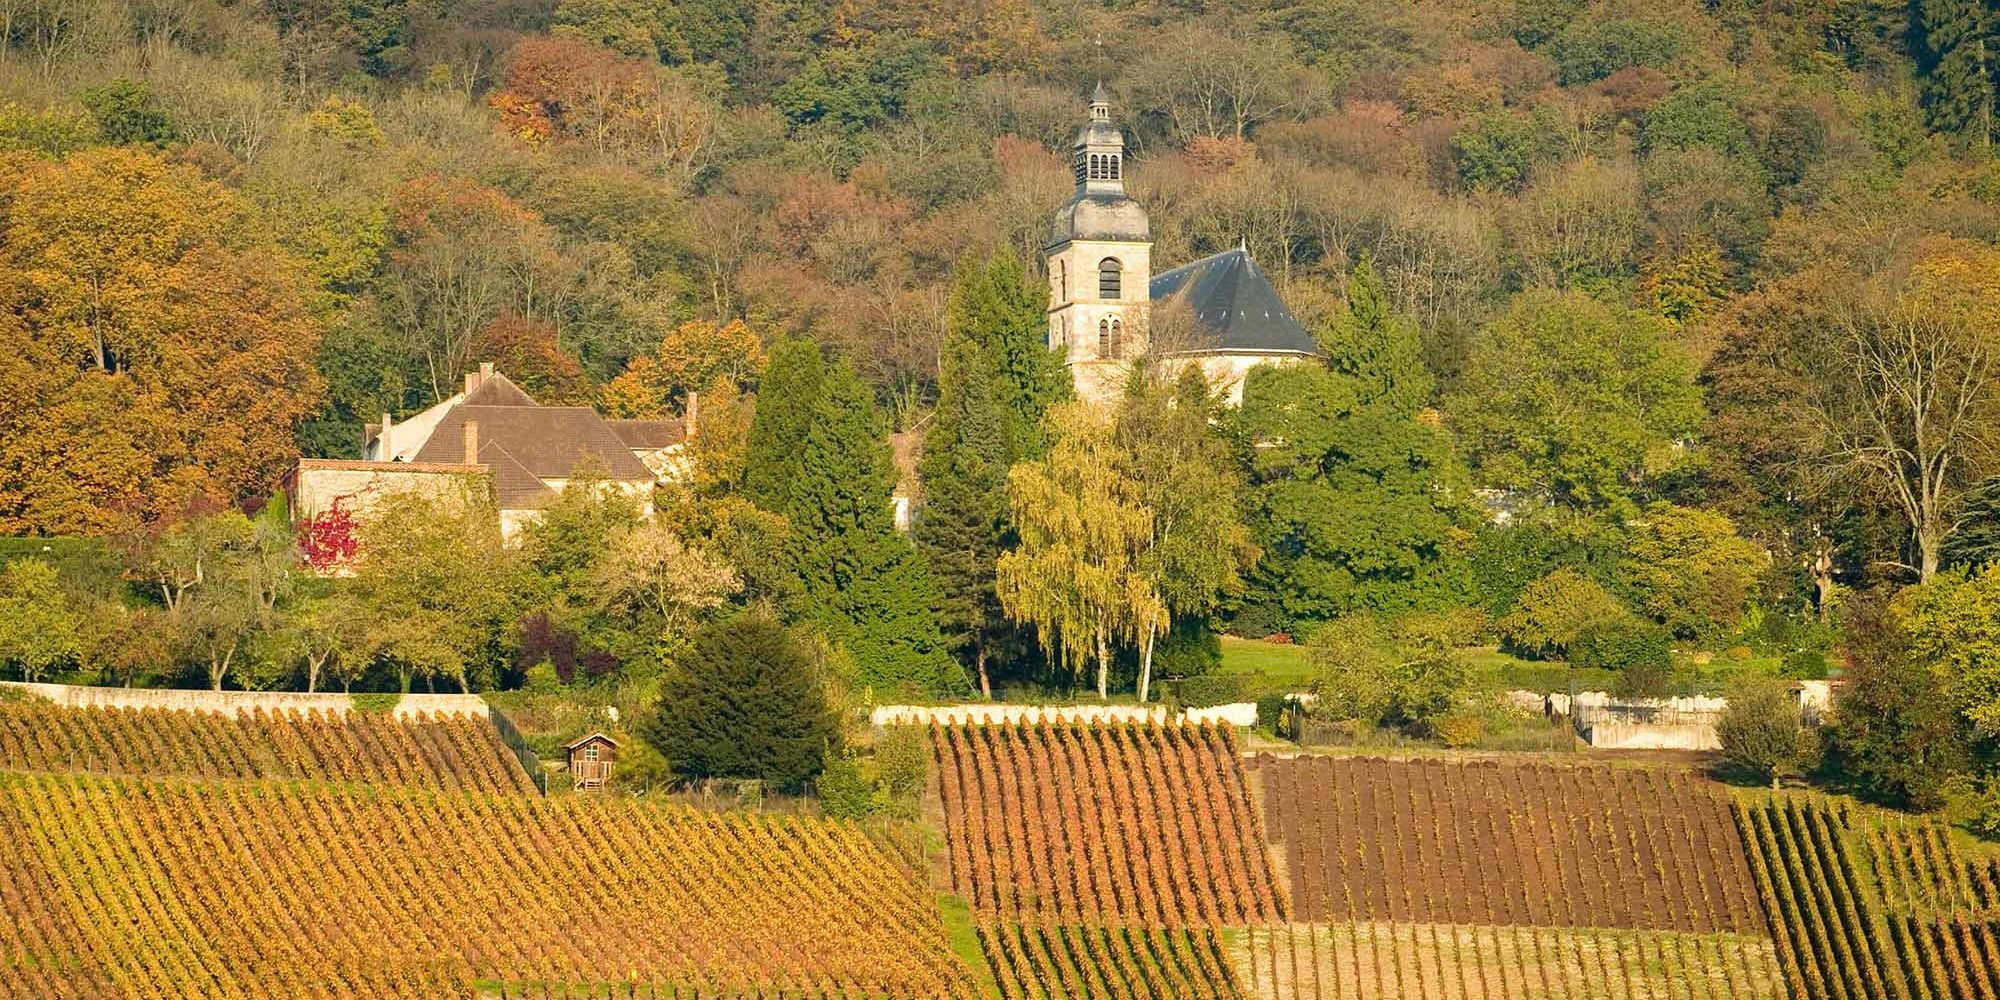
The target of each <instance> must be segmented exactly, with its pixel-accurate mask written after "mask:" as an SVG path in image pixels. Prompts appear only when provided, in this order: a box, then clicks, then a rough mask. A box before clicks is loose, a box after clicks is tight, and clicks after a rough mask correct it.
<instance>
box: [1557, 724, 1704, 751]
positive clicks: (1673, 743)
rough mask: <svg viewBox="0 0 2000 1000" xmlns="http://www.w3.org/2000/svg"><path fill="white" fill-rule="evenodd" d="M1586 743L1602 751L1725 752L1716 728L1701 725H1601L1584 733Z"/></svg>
mask: <svg viewBox="0 0 2000 1000" xmlns="http://www.w3.org/2000/svg"><path fill="white" fill-rule="evenodd" d="M1583 740H1584V742H1585V743H1588V744H1590V745H1591V746H1593V747H1596V748H1597V749H1600V750H1720V749H1722V740H1721V739H1720V738H1719V737H1717V736H1716V735H1715V726H1714V725H1713V724H1704V723H1699V722H1682V723H1676V724H1667V723H1650V722H1600V723H1597V724H1596V725H1593V726H1591V727H1590V728H1589V729H1586V730H1584V731H1583Z"/></svg>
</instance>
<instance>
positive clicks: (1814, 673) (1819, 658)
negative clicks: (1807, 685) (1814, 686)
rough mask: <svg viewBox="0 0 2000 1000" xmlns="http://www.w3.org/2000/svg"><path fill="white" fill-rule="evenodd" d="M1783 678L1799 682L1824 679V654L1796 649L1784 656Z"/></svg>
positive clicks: (1811, 650)
mask: <svg viewBox="0 0 2000 1000" xmlns="http://www.w3.org/2000/svg"><path fill="white" fill-rule="evenodd" d="M1783 673H1784V676H1786V677H1794V678H1797V679H1799V680H1807V681H1821V680H1825V679H1826V654H1825V653H1822V652H1820V651H1819V650H1817V649H1798V650H1793V651H1792V652H1789V653H1786V654H1785V663H1784V668H1783Z"/></svg>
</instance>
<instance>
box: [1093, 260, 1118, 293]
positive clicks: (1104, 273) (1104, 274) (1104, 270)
mask: <svg viewBox="0 0 2000 1000" xmlns="http://www.w3.org/2000/svg"><path fill="white" fill-rule="evenodd" d="M1123 276H1124V268H1123V267H1122V266H1120V265H1119V263H1118V258H1116V257H1106V258H1104V259H1103V260H1101V261H1098V262H1097V297H1098V298H1100V299H1116V298H1122V297H1123V296H1122V295H1121V294H1120V285H1121V284H1122V282H1121V280H1120V279H1121V278H1122V277H1123Z"/></svg>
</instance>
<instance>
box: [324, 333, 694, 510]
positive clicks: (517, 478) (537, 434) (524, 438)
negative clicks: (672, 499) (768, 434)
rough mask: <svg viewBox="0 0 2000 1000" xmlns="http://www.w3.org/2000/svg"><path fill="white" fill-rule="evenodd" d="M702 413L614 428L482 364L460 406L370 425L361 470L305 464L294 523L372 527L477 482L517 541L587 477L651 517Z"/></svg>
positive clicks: (616, 423) (345, 464)
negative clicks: (405, 496) (398, 498)
mask: <svg viewBox="0 0 2000 1000" xmlns="http://www.w3.org/2000/svg"><path fill="white" fill-rule="evenodd" d="M697 406H698V403H697V401H696V400H695V399H693V398H692V397H690V399H689V401H688V408H687V413H688V415H687V419H686V420H608V419H606V418H605V417H604V416H603V415H601V414H599V413H598V412H597V411H596V410H594V409H592V408H590V407H588V406H544V405H542V404H541V403H538V402H536V401H535V399H534V397H532V396H530V395H528V394H527V392H525V391H523V390H522V389H521V388H520V387H519V386H517V385H515V384H514V382H513V381H512V380H510V379H508V378H507V376H506V375H503V374H501V373H499V372H496V371H494V370H493V366H492V365H490V364H482V365H480V366H479V370H478V371H477V372H469V373H467V374H466V376H465V388H464V391H462V392H459V393H456V394H454V395H452V396H451V398H449V399H446V400H444V401H442V402H440V403H438V404H437V405H435V406H432V407H430V408H429V409H426V410H424V411H423V412H421V413H417V414H415V415H413V416H411V417H408V418H406V419H404V420H402V421H400V422H398V421H396V420H394V419H393V418H392V417H391V416H390V415H389V414H387V413H384V414H383V415H382V421H381V422H380V423H371V424H368V425H366V427H365V428H364V434H365V436H366V437H365V441H364V444H363V447H362V458H361V459H360V460H359V461H349V460H337V459H317V458H308V459H302V460H300V462H299V464H298V466H297V467H296V468H295V469H293V470H292V472H291V473H290V474H289V475H287V476H286V480H285V489H286V492H287V493H288V494H289V495H290V499H291V504H292V512H293V516H294V517H295V518H301V519H309V518H312V517H315V516H317V515H319V514H322V513H324V512H327V511H329V510H333V509H335V508H339V509H341V510H344V511H346V512H347V513H349V514H351V515H353V516H354V517H356V518H363V517H365V516H366V515H367V512H368V510H369V509H370V508H372V507H373V506H374V505H376V504H377V503H379V502H380V501H381V500H382V499H383V498H384V497H387V496H392V495H396V494H402V493H410V492H421V493H427V494H431V495H439V494H442V493H443V492H445V491H447V490H452V489H458V488H462V487H463V486H464V485H465V484H466V481H467V478H468V477H477V478H481V479H484V480H485V481H486V482H487V483H488V484H490V488H491V490H492V493H493V497H494V500H495V505H496V506H497V507H498V509H499V517H500V529H501V536H502V537H503V538H506V539H509V540H511V539H513V538H516V537H518V536H519V534H520V532H521V530H522V528H523V527H525V526H526V525H527V524H529V523H530V522H532V521H534V520H535V519H536V518H537V517H539V516H540V514H541V511H542V510H543V509H544V508H546V507H547V506H548V505H549V504H550V503H552V502H553V501H554V500H555V498H556V496H557V494H559V493H560V492H561V491H562V489H563V487H564V486H565V485H567V484H568V483H569V482H570V480H571V479H572V478H573V477H575V476H576V475H577V474H578V473H579V472H586V473H588V474H589V475H591V476H593V477H594V478H596V479H599V480H601V481H602V483H603V488H605V489H609V490H616V491H619V492H622V493H625V494H627V495H630V496H634V497H638V498H640V500H641V501H642V502H643V503H645V504H646V510H647V512H648V513H650V512H651V497H652V491H653V488H654V487H655V486H657V485H659V484H660V483H663V482H670V481H673V480H674V479H676V478H678V477H679V476H680V475H681V474H682V472H683V468H682V466H683V463H684V461H685V458H684V455H683V449H684V445H685V442H686V439H687V435H688V432H689V430H690V427H691V425H692V424H693V422H694V421H695V420H696V418H697V414H698V412H699V411H698V409H697Z"/></svg>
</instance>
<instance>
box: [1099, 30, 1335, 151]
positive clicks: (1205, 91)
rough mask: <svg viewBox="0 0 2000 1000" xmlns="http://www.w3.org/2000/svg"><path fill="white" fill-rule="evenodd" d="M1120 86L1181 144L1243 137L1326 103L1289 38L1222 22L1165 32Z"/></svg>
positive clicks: (1302, 115) (1156, 39) (1316, 83)
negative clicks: (1163, 121)
mask: <svg viewBox="0 0 2000 1000" xmlns="http://www.w3.org/2000/svg"><path fill="white" fill-rule="evenodd" d="M1124 85H1125V87H1126V89H1128V90H1130V91H1131V92H1132V93H1134V94H1135V95H1136V100H1137V103H1138V106H1139V107H1140V108H1141V109H1143V110H1145V111H1149V112H1157V113H1159V114H1161V115H1163V116H1164V117H1165V118H1166V120H1167V121H1168V123H1169V124H1170V127H1171V129H1172V132H1173V134H1174V135H1175V136H1176V137H1177V138H1179V139H1181V140H1182V141H1186V140H1189V139H1194V138H1202V137H1205V138H1210V139H1219V138H1225V137H1227V138H1232V139H1242V138H1245V137H1247V136H1248V135H1249V133H1250V132H1251V130H1253V129H1255V128H1256V127H1257V126H1258V125H1260V124H1262V123H1264V122H1267V121H1271V120H1273V119H1276V118H1279V117H1280V116H1286V115H1295V116H1298V117H1305V116H1306V115H1307V114H1308V113H1310V112H1311V111H1313V110H1316V109H1317V107H1318V105H1319V104H1320V103H1321V102H1323V101H1324V96H1323V91H1322V89H1321V87H1320V85H1319V84H1318V82H1317V81H1316V80H1315V79H1314V77H1313V75H1312V73H1311V72H1310V71H1309V70H1307V69H1306V68H1305V67H1304V66H1303V65H1300V63H1299V62H1298V60H1297V58H1296V57H1295V56H1294V55H1293V52H1292V45H1291V42H1290V40H1289V39H1288V38H1286V37H1285V36H1284V35H1282V34H1279V33H1275V32H1258V31H1256V30H1255V29H1254V27H1253V26H1251V25H1248V24H1243V23H1232V22H1230V21H1229V20H1227V19H1224V18H1222V17H1212V18H1209V19H1206V20H1195V19H1186V20H1181V21H1179V22H1177V23H1174V24H1171V25H1169V26H1168V27H1166V29H1165V30H1164V31H1163V32H1161V33H1160V34H1159V36H1158V37H1156V38H1155V39H1154V40H1153V45H1152V46H1151V55H1150V56H1149V58H1147V59H1146V60H1144V61H1142V62H1140V63H1139V64H1138V65H1136V66H1135V67H1134V69H1133V71H1132V73H1131V75H1130V76H1128V77H1127V78H1126V80H1125V81H1124Z"/></svg>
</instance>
